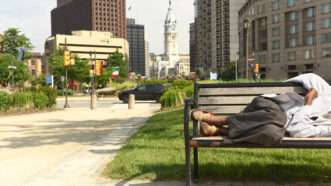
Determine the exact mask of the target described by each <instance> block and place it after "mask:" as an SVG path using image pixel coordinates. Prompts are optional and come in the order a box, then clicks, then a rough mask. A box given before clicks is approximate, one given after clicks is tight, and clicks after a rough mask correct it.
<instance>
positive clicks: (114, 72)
mask: <svg viewBox="0 0 331 186" xmlns="http://www.w3.org/2000/svg"><path fill="white" fill-rule="evenodd" d="M119 75H120V67H112V78H113V79H116V78H118V76H119Z"/></svg>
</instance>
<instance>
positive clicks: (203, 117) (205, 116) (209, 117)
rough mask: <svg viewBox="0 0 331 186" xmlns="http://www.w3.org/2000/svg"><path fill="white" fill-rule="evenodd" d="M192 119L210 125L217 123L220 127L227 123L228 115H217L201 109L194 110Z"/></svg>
mask: <svg viewBox="0 0 331 186" xmlns="http://www.w3.org/2000/svg"><path fill="white" fill-rule="evenodd" d="M192 119H193V120H197V121H201V122H206V123H208V124H209V125H215V126H218V127H221V126H224V125H226V123H227V122H226V117H222V116H216V115H214V114H212V113H210V112H205V111H201V110H195V111H192Z"/></svg>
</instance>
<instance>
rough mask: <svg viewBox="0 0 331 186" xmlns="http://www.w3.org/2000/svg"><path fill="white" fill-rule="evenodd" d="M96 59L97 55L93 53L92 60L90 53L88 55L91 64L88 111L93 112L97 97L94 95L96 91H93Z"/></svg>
mask: <svg viewBox="0 0 331 186" xmlns="http://www.w3.org/2000/svg"><path fill="white" fill-rule="evenodd" d="M96 58H97V54H96V52H95V51H94V59H92V52H91V53H90V60H91V62H92V67H93V68H92V69H93V70H92V73H91V86H92V87H91V88H92V90H91V104H90V109H91V110H94V109H96V102H97V95H96V91H95V84H96V77H95V76H96Z"/></svg>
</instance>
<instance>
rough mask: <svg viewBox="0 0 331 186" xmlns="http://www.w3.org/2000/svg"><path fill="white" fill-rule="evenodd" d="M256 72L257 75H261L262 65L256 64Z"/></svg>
mask: <svg viewBox="0 0 331 186" xmlns="http://www.w3.org/2000/svg"><path fill="white" fill-rule="evenodd" d="M254 72H255V73H256V74H258V73H260V64H255V68H254Z"/></svg>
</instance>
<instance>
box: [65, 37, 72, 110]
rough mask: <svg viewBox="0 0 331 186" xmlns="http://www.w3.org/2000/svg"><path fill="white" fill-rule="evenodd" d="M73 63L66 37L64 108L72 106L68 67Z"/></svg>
mask: <svg viewBox="0 0 331 186" xmlns="http://www.w3.org/2000/svg"><path fill="white" fill-rule="evenodd" d="M70 63H71V59H70V52H69V51H68V48H67V38H65V42H64V68H65V80H64V82H65V87H66V89H65V91H64V95H65V103H64V108H65V109H66V108H70V105H69V102H68V90H69V84H68V67H69V65H70Z"/></svg>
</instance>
